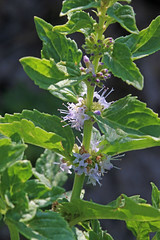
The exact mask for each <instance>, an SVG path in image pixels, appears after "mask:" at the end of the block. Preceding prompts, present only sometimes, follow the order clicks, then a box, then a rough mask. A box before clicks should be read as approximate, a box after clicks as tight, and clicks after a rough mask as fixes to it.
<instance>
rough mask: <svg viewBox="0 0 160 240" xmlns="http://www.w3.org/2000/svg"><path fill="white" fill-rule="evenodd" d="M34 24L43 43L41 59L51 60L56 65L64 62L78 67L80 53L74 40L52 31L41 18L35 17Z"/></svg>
mask: <svg viewBox="0 0 160 240" xmlns="http://www.w3.org/2000/svg"><path fill="white" fill-rule="evenodd" d="M35 24H36V29H37V33H38V36H39V38H40V39H41V40H42V41H43V49H42V58H46V59H48V60H49V59H50V58H52V59H54V61H55V62H56V63H57V62H60V61H66V62H72V63H74V64H76V65H79V63H80V61H81V58H82V52H81V50H80V49H78V48H77V44H76V42H75V41H74V40H71V39H70V38H67V37H66V36H64V35H63V34H61V33H59V32H57V31H54V28H53V26H52V25H51V24H49V23H47V22H45V21H44V20H43V19H41V18H38V17H35Z"/></svg>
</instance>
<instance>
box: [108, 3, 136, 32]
mask: <svg viewBox="0 0 160 240" xmlns="http://www.w3.org/2000/svg"><path fill="white" fill-rule="evenodd" d="M107 14H108V15H109V16H110V17H112V18H113V19H114V20H115V21H116V22H118V23H119V24H120V25H121V26H122V27H123V28H125V29H126V30H127V31H129V32H130V33H134V34H135V33H138V29H137V26H136V20H135V13H134V10H133V8H132V7H131V6H129V5H121V4H120V3H115V4H114V5H113V6H112V7H110V8H109V9H108V10H107Z"/></svg>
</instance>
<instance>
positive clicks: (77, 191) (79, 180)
mask: <svg viewBox="0 0 160 240" xmlns="http://www.w3.org/2000/svg"><path fill="white" fill-rule="evenodd" d="M84 178H85V175H84V174H82V175H77V174H75V177H74V183H73V189H72V196H71V202H72V201H73V200H75V199H80V195H81V190H82V188H83V182H84Z"/></svg>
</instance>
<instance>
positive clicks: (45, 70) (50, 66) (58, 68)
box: [20, 57, 82, 89]
mask: <svg viewBox="0 0 160 240" xmlns="http://www.w3.org/2000/svg"><path fill="white" fill-rule="evenodd" d="M20 62H21V63H22V66H23V68H24V71H25V72H26V73H27V75H28V76H29V77H30V78H31V79H32V80H33V81H34V82H35V84H36V85H38V86H39V87H40V88H43V89H49V87H50V86H51V85H52V84H56V83H58V82H59V81H62V80H65V79H66V80H67V79H71V80H72V79H73V80H72V81H71V82H70V83H69V82H68V81H67V82H64V85H66V86H68V84H72V85H75V84H78V80H81V78H82V77H81V74H80V70H79V68H78V67H77V66H76V65H75V64H73V63H72V62H67V63H66V62H60V63H57V64H56V63H55V62H54V61H53V60H46V59H39V58H34V57H25V58H22V59H21V60H20Z"/></svg>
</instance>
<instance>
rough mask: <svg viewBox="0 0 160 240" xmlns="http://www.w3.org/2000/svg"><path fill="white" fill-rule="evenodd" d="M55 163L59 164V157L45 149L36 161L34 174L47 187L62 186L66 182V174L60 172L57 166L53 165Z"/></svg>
mask: <svg viewBox="0 0 160 240" xmlns="http://www.w3.org/2000/svg"><path fill="white" fill-rule="evenodd" d="M55 162H57V163H59V162H60V157H59V156H58V155H57V154H55V153H54V152H52V151H50V150H47V149H46V150H45V151H44V153H43V154H41V156H40V158H38V159H37V161H36V172H34V174H35V176H37V177H38V178H39V180H40V181H41V182H42V183H44V184H45V185H47V186H48V187H53V186H63V184H64V183H65V181H66V180H67V174H66V173H64V172H62V171H60V168H59V165H58V164H54V163H55Z"/></svg>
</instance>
